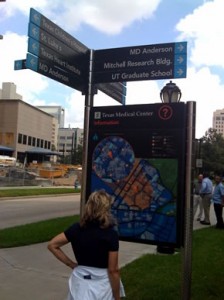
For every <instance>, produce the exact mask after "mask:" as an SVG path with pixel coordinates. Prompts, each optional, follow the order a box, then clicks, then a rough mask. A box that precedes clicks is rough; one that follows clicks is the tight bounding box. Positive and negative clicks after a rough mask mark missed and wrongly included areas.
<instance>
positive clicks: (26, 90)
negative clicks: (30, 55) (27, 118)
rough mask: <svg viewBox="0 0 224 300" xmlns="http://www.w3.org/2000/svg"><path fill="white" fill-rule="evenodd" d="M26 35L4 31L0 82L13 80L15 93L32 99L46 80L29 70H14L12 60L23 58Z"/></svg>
mask: <svg viewBox="0 0 224 300" xmlns="http://www.w3.org/2000/svg"><path fill="white" fill-rule="evenodd" d="M26 50H27V37H26V36H20V35H18V34H16V33H12V32H6V33H5V34H4V39H3V40H1V41H0V53H1V56H2V53H6V54H7V55H4V57H2V59H1V60H0V69H1V72H0V82H13V83H15V84H16V86H17V93H19V94H21V95H22V96H23V99H26V100H29V102H31V101H32V99H33V98H34V97H35V95H36V96H37V95H38V94H39V93H40V92H42V91H44V90H45V89H47V87H48V81H47V80H46V79H45V78H44V77H42V76H40V75H39V74H37V73H35V72H33V71H30V70H20V71H14V61H15V60H19V59H25V56H26Z"/></svg>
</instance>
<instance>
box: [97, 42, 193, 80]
mask: <svg viewBox="0 0 224 300" xmlns="http://www.w3.org/2000/svg"><path fill="white" fill-rule="evenodd" d="M186 65H187V43H186V42H180V43H168V44H155V45H145V46H136V47H124V48H115V49H105V50H96V51H95V52H94V64H93V74H94V76H93V80H94V82H95V83H98V82H116V81H138V80H156V79H169V78H183V77H186Z"/></svg>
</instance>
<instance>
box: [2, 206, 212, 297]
mask: <svg viewBox="0 0 224 300" xmlns="http://www.w3.org/2000/svg"><path fill="white" fill-rule="evenodd" d="M211 224H212V225H214V224H215V216H214V211H213V207H211ZM206 227H207V226H203V225H201V224H200V222H197V221H194V229H199V228H206ZM64 249H65V252H67V253H68V254H69V255H72V250H71V247H70V245H67V246H65V247H64ZM146 253H156V246H152V245H146V244H138V243H128V242H120V254H119V255H120V256H119V261H120V267H122V266H124V265H126V264H128V263H130V262H131V261H133V260H135V259H137V258H138V257H140V256H142V255H143V254H146ZM0 270H1V272H0V299H1V300H31V299H32V300H63V299H66V295H67V280H68V277H69V275H70V273H71V271H70V269H68V268H67V267H66V266H64V265H63V264H62V263H60V262H59V261H57V259H56V258H55V257H54V256H53V255H52V254H51V253H50V252H49V251H48V250H47V243H41V244H36V245H31V246H24V247H18V248H7V249H0ZM83 300H84V299H83Z"/></svg>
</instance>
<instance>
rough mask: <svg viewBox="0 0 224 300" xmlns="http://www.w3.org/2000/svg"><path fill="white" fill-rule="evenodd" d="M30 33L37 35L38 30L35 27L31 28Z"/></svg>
mask: <svg viewBox="0 0 224 300" xmlns="http://www.w3.org/2000/svg"><path fill="white" fill-rule="evenodd" d="M32 34H33V36H35V37H38V31H37V29H36V27H34V28H32Z"/></svg>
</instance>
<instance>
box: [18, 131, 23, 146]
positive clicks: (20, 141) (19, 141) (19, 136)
mask: <svg viewBox="0 0 224 300" xmlns="http://www.w3.org/2000/svg"><path fill="white" fill-rule="evenodd" d="M22 137H23V135H22V134H21V133H19V134H18V143H19V144H22Z"/></svg>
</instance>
